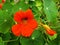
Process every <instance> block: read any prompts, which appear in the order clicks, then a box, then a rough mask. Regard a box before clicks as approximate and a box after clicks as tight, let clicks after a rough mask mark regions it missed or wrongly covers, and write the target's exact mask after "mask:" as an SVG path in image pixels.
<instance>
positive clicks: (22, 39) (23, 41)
mask: <svg viewBox="0 0 60 45" xmlns="http://www.w3.org/2000/svg"><path fill="white" fill-rule="evenodd" d="M20 43H21V45H28V44H29V45H33V43H32V40H31V39H30V38H25V37H20Z"/></svg>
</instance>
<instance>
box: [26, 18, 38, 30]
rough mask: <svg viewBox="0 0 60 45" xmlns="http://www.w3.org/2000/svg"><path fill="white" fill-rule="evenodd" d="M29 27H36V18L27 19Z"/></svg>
mask: <svg viewBox="0 0 60 45" xmlns="http://www.w3.org/2000/svg"><path fill="white" fill-rule="evenodd" d="M27 24H28V25H29V26H30V27H31V28H33V29H35V28H37V26H38V23H37V21H36V20H33V19H32V20H29V21H28V23H27Z"/></svg>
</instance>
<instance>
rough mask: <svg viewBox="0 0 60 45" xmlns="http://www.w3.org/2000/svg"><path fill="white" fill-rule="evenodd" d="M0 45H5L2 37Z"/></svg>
mask: <svg viewBox="0 0 60 45" xmlns="http://www.w3.org/2000/svg"><path fill="white" fill-rule="evenodd" d="M0 45H4V42H3V40H2V38H1V37H0Z"/></svg>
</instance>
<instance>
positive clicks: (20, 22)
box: [12, 9, 38, 37]
mask: <svg viewBox="0 0 60 45" xmlns="http://www.w3.org/2000/svg"><path fill="white" fill-rule="evenodd" d="M14 20H15V21H16V22H17V24H15V25H13V26H12V33H13V34H14V35H15V36H20V35H22V36H24V37H30V36H31V34H32V33H33V31H34V29H35V28H36V27H37V26H38V24H37V21H36V20H35V19H34V16H33V13H32V11H31V10H30V9H28V10H26V11H22V10H20V11H18V12H16V13H15V14H14Z"/></svg>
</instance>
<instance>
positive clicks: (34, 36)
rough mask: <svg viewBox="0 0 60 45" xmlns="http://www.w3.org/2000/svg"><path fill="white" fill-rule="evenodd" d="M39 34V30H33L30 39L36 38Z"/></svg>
mask: <svg viewBox="0 0 60 45" xmlns="http://www.w3.org/2000/svg"><path fill="white" fill-rule="evenodd" d="M39 36H40V30H35V31H34V32H33V34H32V36H31V38H32V39H36V38H38V37H39Z"/></svg>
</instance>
